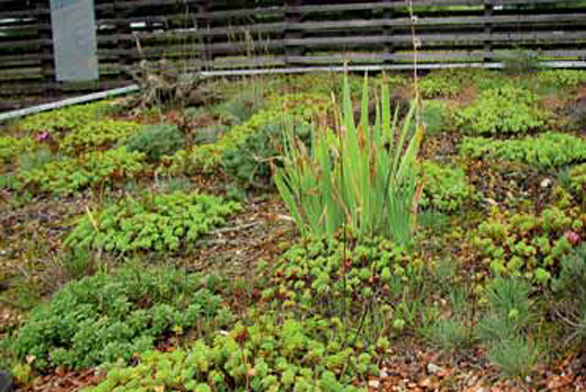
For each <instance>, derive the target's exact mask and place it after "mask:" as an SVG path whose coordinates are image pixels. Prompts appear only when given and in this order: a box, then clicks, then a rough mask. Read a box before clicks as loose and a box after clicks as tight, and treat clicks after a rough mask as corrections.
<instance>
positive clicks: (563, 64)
mask: <svg viewBox="0 0 586 392" xmlns="http://www.w3.org/2000/svg"><path fill="white" fill-rule="evenodd" d="M541 65H543V66H546V67H550V68H586V61H545V62H542V63H541ZM417 67H418V69H421V70H430V69H446V68H450V69H456V68H488V69H499V68H503V64H502V63H496V62H495V63H427V64H425V63H423V64H418V66H417ZM412 69H413V64H380V65H348V66H344V65H336V66H321V67H315V66H314V67H293V68H260V69H236V70H225V71H202V72H201V74H190V75H191V76H203V77H218V76H249V75H270V74H298V73H313V72H343V71H349V72H354V71H384V70H396V71H400V70H412ZM188 76H189V75H188ZM139 89H140V88H139V87H138V85H136V84H133V85H130V86H126V87H121V88H115V89H112V90H106V91H101V92H98V93H92V94H86V95H82V96H79V97H74V98H68V99H64V100H62V101H58V102H52V103H46V104H42V105H38V106H32V107H30V108H26V109H20V110H13V111H10V112H5V113H0V122H1V121H5V120H9V119H13V118H18V117H22V116H27V115H29V114H33V113H39V112H43V111H47V110H53V109H58V108H62V107H65V106H69V105H75V104H80V103H85V102H91V101H96V100H98V99H104V98H108V97H112V96H116V95H122V94H128V93H132V92H135V91H138V90H139Z"/></svg>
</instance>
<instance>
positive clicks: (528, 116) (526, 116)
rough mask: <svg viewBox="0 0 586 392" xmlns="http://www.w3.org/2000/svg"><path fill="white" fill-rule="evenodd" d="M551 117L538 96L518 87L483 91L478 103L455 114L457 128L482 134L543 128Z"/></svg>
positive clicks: (524, 131) (522, 131)
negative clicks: (541, 105)
mask: <svg viewBox="0 0 586 392" xmlns="http://www.w3.org/2000/svg"><path fill="white" fill-rule="evenodd" d="M550 117H551V113H549V112H546V111H544V110H543V109H542V108H541V107H540V105H539V99H538V97H537V96H536V95H534V94H533V93H531V92H530V91H526V90H524V89H521V88H518V87H514V86H503V87H499V88H492V89H488V90H485V91H481V92H480V94H479V96H478V99H477V100H476V101H475V102H474V103H472V104H471V105H469V106H467V107H465V108H463V109H461V110H459V111H456V112H455V113H454V120H455V123H456V126H458V127H460V128H461V129H462V130H464V131H466V132H470V133H472V134H481V135H487V134H488V135H491V134H506V133H526V132H529V131H534V130H538V129H542V128H544V127H545V125H546V122H547V120H548V119H549V118H550Z"/></svg>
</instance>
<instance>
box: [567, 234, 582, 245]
mask: <svg viewBox="0 0 586 392" xmlns="http://www.w3.org/2000/svg"><path fill="white" fill-rule="evenodd" d="M565 237H566V239H567V240H568V242H569V243H570V244H572V245H576V244H577V243H578V242H580V236H579V235H578V233H576V232H575V231H566V234H565Z"/></svg>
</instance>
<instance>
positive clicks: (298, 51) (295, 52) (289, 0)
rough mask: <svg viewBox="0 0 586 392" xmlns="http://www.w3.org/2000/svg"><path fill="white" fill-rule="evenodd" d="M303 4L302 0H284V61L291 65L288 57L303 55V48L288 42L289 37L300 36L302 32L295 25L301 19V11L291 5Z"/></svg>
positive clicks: (298, 5)
mask: <svg viewBox="0 0 586 392" xmlns="http://www.w3.org/2000/svg"><path fill="white" fill-rule="evenodd" d="M302 5H303V0H285V21H286V22H287V27H286V28H285V41H286V42H287V43H286V45H285V63H286V64H287V65H292V63H294V62H291V61H290V57H292V56H301V55H303V48H301V47H300V46H298V45H292V44H290V43H289V42H288V40H290V39H296V38H302V37H303V33H302V32H301V31H300V30H299V29H297V27H296V26H295V25H296V24H297V23H300V22H301V21H302V17H301V12H299V10H295V9H294V8H292V7H300V6H302Z"/></svg>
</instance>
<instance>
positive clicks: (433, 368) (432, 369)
mask: <svg viewBox="0 0 586 392" xmlns="http://www.w3.org/2000/svg"><path fill="white" fill-rule="evenodd" d="M427 372H428V373H429V374H437V373H443V372H444V369H443V368H442V367H441V366H437V365H436V364H435V363H432V362H430V363H428V364H427Z"/></svg>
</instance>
